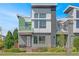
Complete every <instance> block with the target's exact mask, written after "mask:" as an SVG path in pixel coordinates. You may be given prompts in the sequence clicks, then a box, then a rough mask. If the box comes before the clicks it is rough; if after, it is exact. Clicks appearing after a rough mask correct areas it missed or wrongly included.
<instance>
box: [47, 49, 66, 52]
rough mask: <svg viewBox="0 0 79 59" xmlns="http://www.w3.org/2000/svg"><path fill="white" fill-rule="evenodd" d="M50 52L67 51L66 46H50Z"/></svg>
mask: <svg viewBox="0 0 79 59" xmlns="http://www.w3.org/2000/svg"><path fill="white" fill-rule="evenodd" d="M48 52H66V49H64V48H49V49H48Z"/></svg>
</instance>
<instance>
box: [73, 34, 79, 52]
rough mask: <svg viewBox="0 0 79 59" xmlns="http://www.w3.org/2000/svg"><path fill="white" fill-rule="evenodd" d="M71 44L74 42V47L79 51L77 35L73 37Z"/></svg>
mask: <svg viewBox="0 0 79 59" xmlns="http://www.w3.org/2000/svg"><path fill="white" fill-rule="evenodd" d="M73 44H74V47H75V48H76V49H77V51H79V37H78V36H76V37H75V38H74V42H73Z"/></svg>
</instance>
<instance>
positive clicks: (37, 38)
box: [33, 36, 45, 44]
mask: <svg viewBox="0 0 79 59" xmlns="http://www.w3.org/2000/svg"><path fill="white" fill-rule="evenodd" d="M33 43H34V44H45V36H34V39H33Z"/></svg>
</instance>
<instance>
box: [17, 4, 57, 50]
mask: <svg viewBox="0 0 79 59" xmlns="http://www.w3.org/2000/svg"><path fill="white" fill-rule="evenodd" d="M17 17H18V19H19V48H28V47H30V48H32V49H36V48H45V47H47V48H52V47H56V4H51V3H50V4H46V3H45V4H43V3H41V4H39V3H38V4H32V11H31V17H24V16H19V15H18V16H17Z"/></svg>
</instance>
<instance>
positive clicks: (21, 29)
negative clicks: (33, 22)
mask: <svg viewBox="0 0 79 59" xmlns="http://www.w3.org/2000/svg"><path fill="white" fill-rule="evenodd" d="M32 31H33V29H32V28H31V27H25V26H21V27H19V33H20V35H31V34H32Z"/></svg>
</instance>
